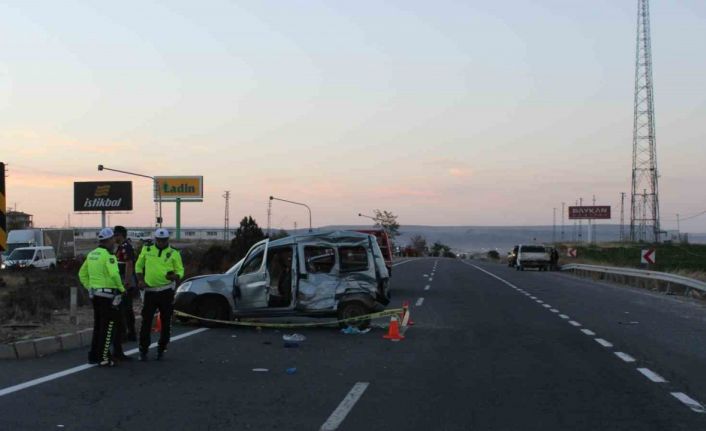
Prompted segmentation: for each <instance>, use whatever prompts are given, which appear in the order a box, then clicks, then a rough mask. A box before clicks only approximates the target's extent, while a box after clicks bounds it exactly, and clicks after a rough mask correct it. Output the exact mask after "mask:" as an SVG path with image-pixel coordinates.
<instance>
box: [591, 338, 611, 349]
mask: <svg viewBox="0 0 706 431" xmlns="http://www.w3.org/2000/svg"><path fill="white" fill-rule="evenodd" d="M594 340H596V343H598V344H600V345H601V346H603V347H608V348H610V347H613V343H610V342H608V341H606V340H604V339H602V338H594Z"/></svg>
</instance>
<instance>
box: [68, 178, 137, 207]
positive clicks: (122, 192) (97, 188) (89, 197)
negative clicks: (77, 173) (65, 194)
mask: <svg viewBox="0 0 706 431" xmlns="http://www.w3.org/2000/svg"><path fill="white" fill-rule="evenodd" d="M74 211H132V181H84V182H75V183H74Z"/></svg>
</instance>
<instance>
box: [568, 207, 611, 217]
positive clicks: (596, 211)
mask: <svg viewBox="0 0 706 431" xmlns="http://www.w3.org/2000/svg"><path fill="white" fill-rule="evenodd" d="M578 219H584V220H595V219H600V220H609V219H610V206H607V205H602V206H585V207H569V220H578Z"/></svg>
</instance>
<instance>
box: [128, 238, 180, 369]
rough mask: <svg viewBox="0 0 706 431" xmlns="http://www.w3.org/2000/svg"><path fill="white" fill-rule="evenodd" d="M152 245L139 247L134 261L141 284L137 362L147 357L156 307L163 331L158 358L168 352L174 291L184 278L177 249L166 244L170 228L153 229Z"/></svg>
mask: <svg viewBox="0 0 706 431" xmlns="http://www.w3.org/2000/svg"><path fill="white" fill-rule="evenodd" d="M154 239H155V244H154V245H146V246H144V247H142V251H141V252H140V257H138V258H137V263H136V264H135V272H136V273H137V277H138V279H139V280H140V284H141V285H143V286H144V292H145V297H144V301H143V305H142V326H141V327H140V361H146V360H147V350H148V349H149V345H150V342H151V340H150V328H151V327H152V319H153V317H154V313H155V311H157V310H159V314H160V319H161V320H162V333H161V334H160V337H159V345H158V349H157V359H158V360H159V359H162V357H164V353H165V352H166V351H167V344H169V335H170V330H171V320H172V314H173V312H174V291H175V289H176V284H177V282H178V281H179V279H180V278H182V277H184V265H183V264H182V262H181V254H179V251H177V250H175V249H173V248H172V247H170V246H169V231H168V230H167V229H164V228H159V229H157V230H156V231H155V232H154Z"/></svg>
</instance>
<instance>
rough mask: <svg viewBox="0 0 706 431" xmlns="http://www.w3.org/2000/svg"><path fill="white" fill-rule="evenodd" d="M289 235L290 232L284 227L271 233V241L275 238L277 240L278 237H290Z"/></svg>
mask: <svg viewBox="0 0 706 431" xmlns="http://www.w3.org/2000/svg"><path fill="white" fill-rule="evenodd" d="M288 236H289V232H287V231H286V230H284V229H280V230H279V232H277V233H275V234H272V235H270V241H274V240H276V239H282V238H286V237H288Z"/></svg>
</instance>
